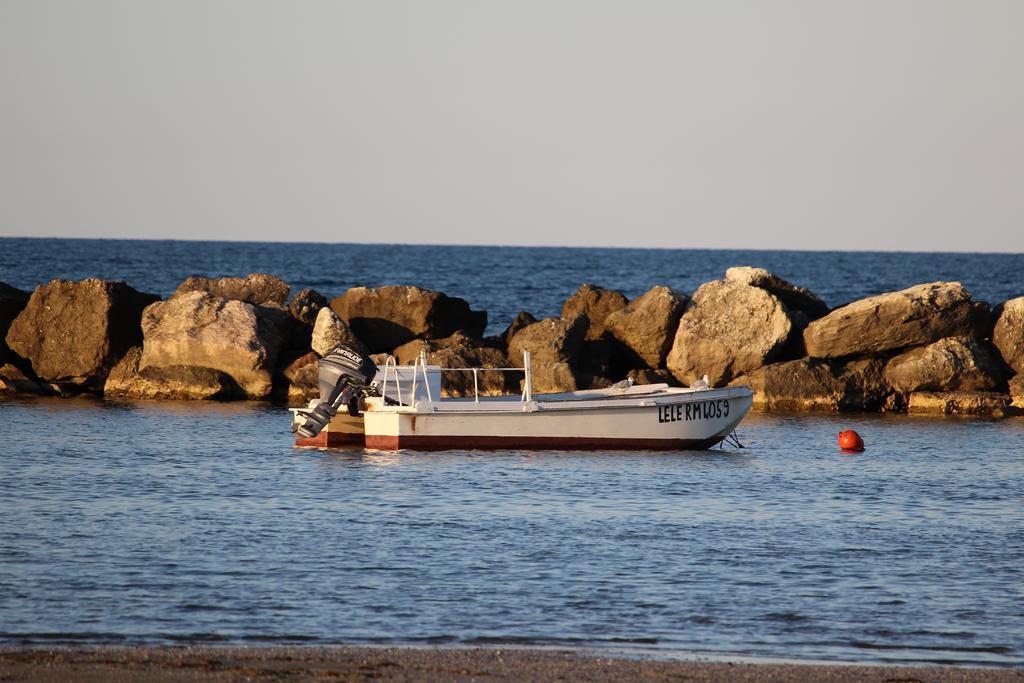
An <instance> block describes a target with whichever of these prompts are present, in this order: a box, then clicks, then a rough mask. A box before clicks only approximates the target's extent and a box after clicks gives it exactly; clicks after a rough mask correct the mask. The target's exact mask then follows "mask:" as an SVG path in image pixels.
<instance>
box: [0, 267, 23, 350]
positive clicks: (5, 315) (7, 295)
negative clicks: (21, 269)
mask: <svg viewBox="0 0 1024 683" xmlns="http://www.w3.org/2000/svg"><path fill="white" fill-rule="evenodd" d="M28 299H29V293H28V292H23V291H22V290H20V289H18V288H17V287H11V286H10V285H8V284H5V283H3V282H0V364H3V362H4V361H5V360H11V350H10V349H9V348H8V346H7V341H6V337H7V330H9V329H10V327H11V323H12V322H14V319H15V318H17V317H18V314H19V313H21V312H22V311H23V310H24V309H25V306H26V305H28Z"/></svg>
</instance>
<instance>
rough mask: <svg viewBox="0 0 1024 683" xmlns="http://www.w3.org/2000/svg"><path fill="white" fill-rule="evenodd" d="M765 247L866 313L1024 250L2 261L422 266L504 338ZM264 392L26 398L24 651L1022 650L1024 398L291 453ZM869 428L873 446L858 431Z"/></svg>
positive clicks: (396, 275) (253, 248)
mask: <svg viewBox="0 0 1024 683" xmlns="http://www.w3.org/2000/svg"><path fill="white" fill-rule="evenodd" d="M732 265H755V266H762V267H765V268H768V269H769V270H772V271H774V272H776V273H778V274H779V275H782V276H783V277H785V278H787V279H789V280H791V281H793V282H795V283H797V284H800V285H803V286H806V287H808V288H810V289H812V290H813V291H815V292H817V293H818V294H819V295H821V296H822V297H823V298H824V299H825V300H826V301H827V302H828V303H829V304H831V305H838V304H841V303H843V302H846V301H850V300H853V299H856V298H859V297H863V296H867V295H871V294H876V293H879V292H883V291H891V290H894V289H899V288H903V287H906V286H909V285H912V284H916V283H919V282H928V281H932V280H940V279H941V280H960V281H962V282H964V284H965V285H966V286H967V287H968V289H970V290H971V291H972V292H973V293H974V295H975V297H976V298H977V299H980V300H984V301H988V302H990V303H999V302H1001V301H1004V300H1006V299H1008V298H1012V297H1015V296H1020V295H1022V294H1024V282H1022V281H1021V279H1020V275H1019V274H1020V273H1021V272H1024V256H1022V255H1012V254H1003V255H1000V254H956V255H950V254H893V253H846V254H833V253H824V252H806V253H800V252H737V251H670V250H615V249H540V248H536V249H534V248H500V249H494V248H476V247H417V246H394V247H381V246H366V245H362V246H359V245H308V244H301V245H292V244H235V243H197V242H191V243H189V242H142V241H135V242H133V241H102V240H26V239H0V281H3V282H7V283H9V284H12V285H15V286H18V287H21V288H24V289H32V288H34V287H35V286H36V285H37V284H39V283H41V282H45V281H48V280H50V279H52V278H55V277H63V278H70V279H79V278H83V277H90V276H98V277H104V278H110V279H124V280H127V281H128V282H129V283H131V284H132V285H134V286H135V287H136V288H138V289H140V290H144V291H150V292H155V293H157V294H161V295H164V296H166V295H168V294H169V293H170V292H172V291H173V290H174V288H175V287H176V286H177V284H178V283H179V282H181V281H182V280H183V279H184V278H185V277H187V276H189V275H192V274H203V275H211V276H223V275H244V274H246V273H249V272H270V273H274V274H277V275H279V276H281V277H283V278H284V279H285V280H286V281H288V282H289V283H290V284H291V285H292V287H293V291H297V290H298V289H299V288H302V287H314V288H316V289H318V290H320V291H322V292H323V293H325V294H327V295H329V296H334V295H337V294H340V293H341V292H342V291H344V290H345V289H346V288H347V287H349V286H351V285H355V284H365V285H380V284H386V283H407V284H416V285H420V286H424V287H428V288H431V289H439V290H442V291H444V292H447V293H449V294H452V295H457V296H461V297H464V298H465V299H467V300H468V301H469V302H470V303H471V305H472V306H473V307H474V308H477V309H484V310H488V311H489V312H490V314H491V316H490V319H491V331H492V332H494V331H500V330H501V329H503V328H504V326H505V325H507V323H508V321H509V320H511V318H512V316H513V315H514V314H515V312H516V311H518V310H521V309H526V310H529V311H531V312H532V313H534V314H535V315H537V316H545V315H553V314H556V313H557V312H558V311H559V309H560V307H561V303H562V301H563V300H564V299H565V298H566V297H567V296H568V295H569V294H570V293H572V292H573V291H574V290H575V289H576V288H577V287H578V286H579V285H580V284H581V283H583V282H594V283H597V284H600V285H603V286H605V287H609V288H613V289H618V290H621V291H623V292H624V293H626V294H627V295H628V296H631V297H632V296H636V295H638V294H640V293H642V292H643V291H646V290H647V289H648V288H649V287H651V286H652V285H655V284H669V285H671V286H674V287H676V288H677V289H679V290H681V291H684V292H692V291H693V290H694V289H695V288H696V287H697V286H699V285H700V284H701V283H702V282H705V281H708V280H711V279H714V278H717V277H721V275H722V273H723V272H724V271H725V269H726V268H727V267H729V266H732ZM288 423H289V417H288V414H287V413H286V412H285V411H284V410H283V409H281V408H280V407H276V406H272V405H269V404H258V403H233V404H217V403H203V404H181V403H125V402H114V401H106V402H104V401H100V400H94V399H74V400H57V399H28V398H10V397H8V398H0V642H5V643H22V642H28V643H54V642H62V643H68V642H70V643H86V644H95V643H126V642H128V643H135V642H141V643H167V642H172V643H173V642H195V641H208V642H225V643H228V642H232V643H233V642H244V643H280V642H311V643H356V644H358V643H410V644H417V643H418V644H424V643H442V644H455V645H461V644H470V645H478V644H495V645H502V646H504V645H506V644H516V645H536V646H547V645H553V646H571V647H594V648H597V649H599V650H601V651H615V652H622V651H626V652H635V653H641V652H644V653H647V652H652V651H653V652H655V653H657V654H662V655H666V656H674V655H677V654H682V653H685V654H699V655H705V656H711V657H721V656H734V655H748V656H754V657H769V658H772V657H775V658H809V659H830V660H847V661H867V662H903V663H925V662H929V663H930V662H942V663H959V664H982V665H1000V666H1005V665H1010V666H1024V512H1022V510H1024V419H1010V420H1004V421H984V420H960V419H921V418H911V417H907V416H871V415H858V416H852V417H851V416H849V415H844V416H833V415H789V416H786V415H776V416H765V415H752V416H750V417H748V419H747V420H746V421H745V422H744V423H743V424H742V425H741V427H740V436H741V439H742V440H743V442H744V443H745V445H746V446H747V448H745V449H743V450H734V451H714V452H708V453H668V454H652V453H629V452H626V453H614V454H611V453H603V452H592V453H556V452H541V453H527V452H515V451H505V452H497V453H482V452H469V451H466V452H459V451H453V452H445V453H416V452H400V453H395V454H383V453H369V452H363V451H361V450H351V451H340V452H320V451H315V450H299V449H294V448H293V447H292V446H291V435H290V433H289V431H288ZM844 428H855V429H857V430H859V431H860V432H861V434H863V435H864V437H865V440H866V441H867V445H868V449H867V451H866V452H865V453H864V454H863V455H859V456H848V455H842V454H840V453H839V452H837V450H836V447H835V433H836V432H837V431H839V430H840V429H844Z"/></svg>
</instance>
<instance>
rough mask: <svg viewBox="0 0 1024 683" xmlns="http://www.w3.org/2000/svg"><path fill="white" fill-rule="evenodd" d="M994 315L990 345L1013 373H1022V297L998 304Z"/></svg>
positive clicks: (1023, 327) (1023, 320) (1023, 319)
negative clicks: (993, 346) (992, 345)
mask: <svg viewBox="0 0 1024 683" xmlns="http://www.w3.org/2000/svg"><path fill="white" fill-rule="evenodd" d="M995 314H996V316H997V317H996V324H995V327H994V328H993V330H992V343H993V344H995V347H996V348H997V349H999V353H1000V354H1001V355H1002V357H1003V360H1004V361H1005V362H1006V364H1007V365H1009V366H1010V367H1011V368H1013V371H1014V372H1016V373H1021V372H1024V297H1019V298H1017V299H1010V300H1009V301H1007V302H1006V303H1003V304H1000V305H999V306H998V307H997V308H996V311H995Z"/></svg>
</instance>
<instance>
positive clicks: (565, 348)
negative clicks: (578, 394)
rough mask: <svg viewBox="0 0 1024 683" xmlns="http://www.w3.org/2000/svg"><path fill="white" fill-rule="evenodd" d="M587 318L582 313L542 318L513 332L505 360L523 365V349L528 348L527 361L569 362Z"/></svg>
mask: <svg viewBox="0 0 1024 683" xmlns="http://www.w3.org/2000/svg"><path fill="white" fill-rule="evenodd" d="M589 324H590V321H589V320H588V319H587V316H585V315H579V316H576V317H575V318H571V319H566V318H545V319H543V320H540V321H538V322H535V323H533V324H532V325H527V326H526V327H524V328H523V329H521V330H519V331H518V332H516V334H515V336H514V337H512V341H511V342H509V345H508V359H509V362H511V363H512V365H514V366H515V367H522V366H523V352H524V351H529V352H530V357H531V359H532V363H531V364H540V363H547V362H557V363H565V364H567V365H568V364H570V363H573V362H574V361H575V359H576V356H577V354H578V353H579V350H580V347H581V346H582V344H583V340H584V338H585V337H586V335H587V327H588V326H589Z"/></svg>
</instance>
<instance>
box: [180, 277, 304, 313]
mask: <svg viewBox="0 0 1024 683" xmlns="http://www.w3.org/2000/svg"><path fill="white" fill-rule="evenodd" d="M290 289H291V287H289V286H288V284H287V283H286V282H285V281H284V280H282V279H281V278H279V277H275V276H273V275H267V274H266V273H252V274H250V275H246V276H245V277H222V278H210V277H201V276H193V277H190V278H189V279H187V280H185V281H184V282H182V283H181V284H180V285H178V288H177V289H176V290H174V295H173V296H178V295H181V294H187V293H189V292H207V293H208V294H210V295H212V296H215V297H220V298H222V299H232V300H235V301H244V302H246V303H248V304H253V305H255V306H265V305H267V304H277V305H278V306H284V304H285V302H286V301H287V300H288V291H289V290H290Z"/></svg>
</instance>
